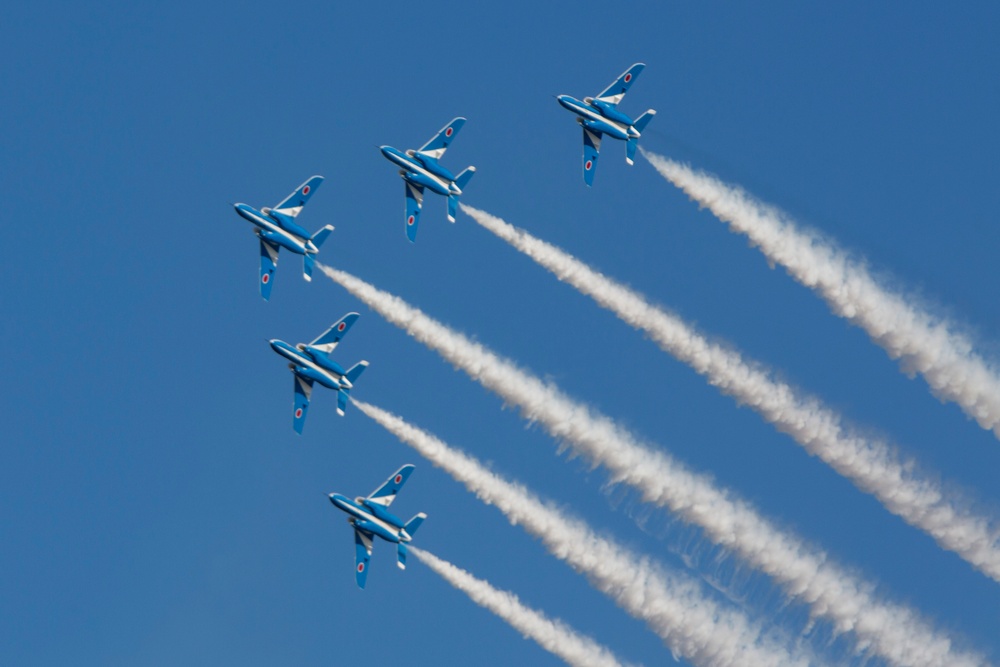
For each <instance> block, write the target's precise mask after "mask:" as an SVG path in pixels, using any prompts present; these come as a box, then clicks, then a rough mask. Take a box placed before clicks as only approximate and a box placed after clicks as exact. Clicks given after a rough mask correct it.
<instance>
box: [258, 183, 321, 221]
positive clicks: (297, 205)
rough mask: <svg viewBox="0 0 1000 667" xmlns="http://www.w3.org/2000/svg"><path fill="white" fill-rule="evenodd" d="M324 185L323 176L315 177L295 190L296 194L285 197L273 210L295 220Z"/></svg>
mask: <svg viewBox="0 0 1000 667" xmlns="http://www.w3.org/2000/svg"><path fill="white" fill-rule="evenodd" d="M322 184H323V177H322V176H313V177H312V178H310V179H309V180H308V181H306V182H305V183H303V184H302V185H300V186H299V187H297V188H295V192H293V193H292V194H290V195H288V196H287V197H285V199H284V200H283V201H282V202H281V203H280V204H278V205H277V206H275V207H274V208H272V209H271V211H273V212H274V213H278V214H280V215H283V216H285V217H287V218H294V217H295V216H297V215H298V214H299V212H300V211H301V210H302V207H303V206H305V205H306V202H308V201H309V199H310V198H311V197H312V196H313V193H314V192H316V190H317V189H318V188H319V186H320V185H322Z"/></svg>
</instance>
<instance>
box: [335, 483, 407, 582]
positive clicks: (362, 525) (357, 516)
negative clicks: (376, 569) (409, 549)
mask: <svg viewBox="0 0 1000 667" xmlns="http://www.w3.org/2000/svg"><path fill="white" fill-rule="evenodd" d="M411 472H413V466H412V465H410V464H406V465H405V466H403V467H402V468H400V469H399V470H397V471H396V472H395V473H394V474H393V475H392V477H390V478H389V479H387V480H385V483H384V484H382V486H380V487H378V488H377V489H375V490H374V491H373V492H372V493H371V495H370V496H368V497H367V498H363V497H358V498H355V499H354V500H351V499H350V498H348V497H346V496H342V495H340V494H339V493H331V494H330V502H331V503H333V504H334V506H336V507H337V509H339V510H341V511H343V512H346V513H347V514H348V517H347V523H349V524H351V527H353V528H354V553H355V561H356V564H355V567H354V576H355V578H356V579H357V582H358V588H364V587H365V580H366V579H367V578H368V561H369V560H371V557H372V542H373V539H372V538H373V537H374V536H375V535H378V536H379V537H381V538H382V539H383V540H385V541H387V542H395V543H396V559H397V560H396V563H397V564H398V565H399V569H401V570H405V569H406V544H407V543H408V542H409V541H410V540H412V539H413V535H414V533H416V532H417V528H420V524H422V523H423V522H424V519H426V518H427V515H426V514H424V513H423V512H421V513H419V514H417V515H416V516H415V517H413V518H412V519H410V520H409V521H407V522H406V523H403V521H402V520H401V519H399V518H398V517H396V516H394V515H392V514H390V513H389V505H391V504H392V501H393V500H395V498H396V494H397V493H399V490H400V489H401V488H403V484H406V480H407V479H409V477H410V473H411Z"/></svg>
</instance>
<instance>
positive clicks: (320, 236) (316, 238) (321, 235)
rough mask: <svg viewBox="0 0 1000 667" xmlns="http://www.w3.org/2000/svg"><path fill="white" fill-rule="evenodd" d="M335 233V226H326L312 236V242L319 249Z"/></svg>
mask: <svg viewBox="0 0 1000 667" xmlns="http://www.w3.org/2000/svg"><path fill="white" fill-rule="evenodd" d="M332 231H333V225H326V226H325V227H323V229H321V230H319V231H318V232H316V233H315V234H313V235H312V242H313V245H315V246H316V247H317V248H318V247H320V246H321V245H323V241H326V237H327V236H329V235H330V232H332Z"/></svg>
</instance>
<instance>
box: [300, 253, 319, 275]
mask: <svg viewBox="0 0 1000 667" xmlns="http://www.w3.org/2000/svg"><path fill="white" fill-rule="evenodd" d="M314 268H316V257H315V256H314V255H309V254H305V255H302V277H303V278H305V279H306V282H312V279H313V269H314Z"/></svg>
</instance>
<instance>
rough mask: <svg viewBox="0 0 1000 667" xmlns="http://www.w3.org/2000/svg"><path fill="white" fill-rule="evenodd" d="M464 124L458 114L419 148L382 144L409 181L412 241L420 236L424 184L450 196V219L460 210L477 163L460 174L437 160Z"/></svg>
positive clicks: (408, 226) (408, 217)
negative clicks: (394, 146)
mask: <svg viewBox="0 0 1000 667" xmlns="http://www.w3.org/2000/svg"><path fill="white" fill-rule="evenodd" d="M463 125H465V119H464V118H461V117H459V118H456V119H454V120H452V121H451V122H450V123H448V124H447V125H445V126H444V127H442V128H441V130H440V131H439V132H438V133H437V134H435V135H434V138H433V139H431V140H430V141H428V142H427V143H426V144H424V145H423V146H422V147H421V148H420V149H419V150H413V149H410V150H407V151H406V152H405V153H404V152H403V151H401V150H399V149H397V148H393V147H392V146H380V147H379V150H381V151H382V155H384V156H385V157H386V159H388V160H389V161H390V162H393V163H394V164H396V165H398V166H399V167H401V169H400V170H399V175H400V176H402V177H403V180H404V181H405V182H406V236H407V238H409V239H410V242H411V243H412V242H414V241H416V240H417V224H418V223H419V222H420V207H421V205H422V204H423V202H424V188H428V189H430V191H431V192H436V193H437V194H439V195H443V196H445V197H447V198H448V221H449V222H455V214H456V213H457V211H458V197H459V195H461V194H462V190H463V189H464V188H465V186H466V185H468V183H469V180H471V179H472V175H473V174H475V173H476V168H475V167H466V168H465V170H464V171H462V173H461V174H459V175H458V176H454V175H452V173H451V172H450V171H448V170H447V169H445V168H444V167H442V166H441V164H440V163H439V162H438V161H439V160H440V159H441V157H442V156H443V155H444V152H445V151H446V150H447V149H448V146H449V145H450V144H451V142H452V140H454V138H455V137H456V136H457V135H458V131H459V130H461V129H462V126H463Z"/></svg>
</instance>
